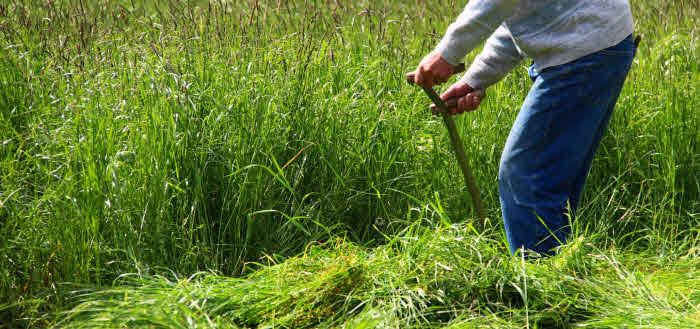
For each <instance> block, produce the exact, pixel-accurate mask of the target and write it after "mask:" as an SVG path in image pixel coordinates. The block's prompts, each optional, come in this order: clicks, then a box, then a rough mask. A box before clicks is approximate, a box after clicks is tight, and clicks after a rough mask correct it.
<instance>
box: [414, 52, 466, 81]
mask: <svg viewBox="0 0 700 329" xmlns="http://www.w3.org/2000/svg"><path fill="white" fill-rule="evenodd" d="M455 69H456V67H455V66H452V65H450V63H448V62H447V61H446V60H445V59H443V58H442V57H440V54H438V53H430V54H428V55H427V56H425V58H423V60H421V61H420V64H418V68H416V71H415V72H414V74H415V77H414V81H413V82H415V83H416V84H417V85H419V86H421V87H426V88H430V87H432V86H434V85H439V84H441V83H444V82H445V81H447V79H449V78H450V76H452V74H453V73H454V72H455Z"/></svg>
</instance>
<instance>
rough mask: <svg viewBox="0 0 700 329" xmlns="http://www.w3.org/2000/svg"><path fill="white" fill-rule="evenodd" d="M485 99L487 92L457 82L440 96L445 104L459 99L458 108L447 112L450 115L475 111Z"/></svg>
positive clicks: (452, 108) (454, 107)
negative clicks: (450, 100)
mask: <svg viewBox="0 0 700 329" xmlns="http://www.w3.org/2000/svg"><path fill="white" fill-rule="evenodd" d="M484 97H486V92H485V91H484V90H483V89H479V90H474V88H472V87H471V86H469V85H468V84H467V83H466V82H457V83H455V84H453V85H452V86H450V88H448V89H447V91H445V92H444V93H443V94H442V95H440V98H441V99H442V100H443V101H444V102H446V101H447V100H449V99H452V98H458V100H457V104H456V106H453V107H448V109H447V110H448V111H449V113H450V114H461V113H464V112H471V111H474V110H476V109H477V108H478V107H479V105H480V104H481V101H482V100H483V99H484ZM448 106H449V105H448Z"/></svg>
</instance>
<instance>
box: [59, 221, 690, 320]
mask: <svg viewBox="0 0 700 329" xmlns="http://www.w3.org/2000/svg"><path fill="white" fill-rule="evenodd" d="M488 235H489V234H478V233H476V232H475V230H474V228H473V227H471V226H469V225H451V226H445V227H441V228H439V229H437V230H432V231H428V230H420V232H417V231H414V232H406V233H404V234H403V235H400V236H397V237H395V238H394V239H392V240H391V241H390V242H389V243H388V244H386V245H384V246H381V247H377V248H363V247H359V246H357V245H355V244H353V243H351V242H348V241H347V240H344V239H337V240H334V241H330V242H328V243H326V244H322V245H319V244H314V245H310V246H309V248H308V249H307V251H306V252H304V253H303V254H301V255H299V256H297V257H294V258H290V259H288V260H287V261H285V262H283V263H281V264H276V265H271V266H263V267H261V268H260V269H259V270H258V271H256V272H254V273H253V274H251V275H249V276H247V277H245V278H228V277H223V276H219V275H215V274H212V273H198V274H196V275H194V276H192V277H189V278H186V279H178V278H169V279H168V278H165V277H153V276H146V277H138V276H130V277H125V278H122V279H120V280H118V282H116V284H115V288H112V289H108V290H103V291H96V292H88V291H82V292H80V293H81V296H80V297H79V300H81V303H80V304H79V305H78V306H76V307H74V308H72V309H71V310H70V311H68V312H66V313H65V314H64V315H63V316H62V318H61V320H59V321H58V322H57V327H61V328H121V327H136V326H154V327H158V328H176V327H189V328H198V327H224V328H229V327H230V328H273V327H282V328H311V327H324V328H325V327H348V328H355V327H362V326H366V327H381V328H432V327H440V326H445V327H449V328H471V327H480V326H488V327H503V328H514V327H528V326H531V327H534V328H538V327H539V328H553V327H556V328H569V327H592V328H619V327H649V328H651V327H653V328H691V327H694V326H696V325H697V324H698V319H697V317H698V315H699V314H700V313H699V312H700V309H698V303H699V302H700V294H699V293H698V292H699V291H700V276H699V275H698V273H697V271H695V270H694V269H695V268H697V267H698V266H699V265H700V262H698V260H697V258H687V257H686V258H679V259H677V260H675V261H673V262H669V263H665V264H663V265H661V264H654V263H653V262H648V261H646V262H644V266H645V267H650V266H653V267H654V268H653V269H649V268H642V269H640V268H637V266H638V264H637V262H639V261H640V260H642V259H644V258H643V257H644V255H633V254H628V253H618V252H615V251H602V250H599V249H597V248H596V247H594V246H593V245H592V244H590V243H589V242H587V241H585V239H584V238H582V237H581V238H579V239H578V240H577V241H576V242H575V243H572V244H570V245H568V246H567V247H565V248H564V249H563V250H561V253H560V254H559V255H557V256H555V257H553V258H551V259H540V260H537V261H535V262H534V263H530V262H525V261H521V260H520V259H517V258H510V257H509V256H508V255H507V249H506V248H505V247H504V246H503V244H502V243H500V242H499V241H496V240H491V239H489V238H488ZM620 256H622V257H623V258H622V259H620V258H618V257H620Z"/></svg>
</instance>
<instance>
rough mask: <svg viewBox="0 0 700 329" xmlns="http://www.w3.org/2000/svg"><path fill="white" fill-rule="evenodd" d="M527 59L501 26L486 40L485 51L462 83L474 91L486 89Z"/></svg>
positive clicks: (473, 64)
mask: <svg viewBox="0 0 700 329" xmlns="http://www.w3.org/2000/svg"><path fill="white" fill-rule="evenodd" d="M524 58H525V54H523V53H522V52H521V51H519V50H518V48H517V47H516V45H515V42H514V41H513V38H512V36H511V34H510V32H509V31H508V28H507V27H506V26H505V25H501V27H499V28H498V29H497V30H496V32H494V33H493V34H492V35H491V37H490V38H489V39H488V40H486V44H485V45H484V49H483V50H482V51H481V54H479V56H477V57H476V59H475V60H474V62H473V63H472V65H471V66H470V67H469V70H467V73H466V74H465V75H464V76H463V77H462V79H461V81H463V82H466V83H467V84H468V85H469V86H470V87H472V88H474V89H484V88H487V87H489V86H491V85H492V84H494V83H496V82H498V81H499V80H501V79H503V77H504V76H505V75H506V74H508V72H510V71H512V70H513V68H514V67H515V66H516V65H518V63H520V62H521V61H522V60H523V59H524Z"/></svg>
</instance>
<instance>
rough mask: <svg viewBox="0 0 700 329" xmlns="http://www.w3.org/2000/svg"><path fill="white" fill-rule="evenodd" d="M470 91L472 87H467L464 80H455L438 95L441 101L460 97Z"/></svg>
mask: <svg viewBox="0 0 700 329" xmlns="http://www.w3.org/2000/svg"><path fill="white" fill-rule="evenodd" d="M471 91H472V88H471V87H469V85H468V84H466V83H464V82H457V83H455V84H453V85H452V86H450V88H448V89H447V91H445V92H444V93H443V94H442V95H440V98H441V99H442V100H443V101H446V100H448V99H450V98H455V97H462V96H464V95H466V94H467V93H469V92H471Z"/></svg>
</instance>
